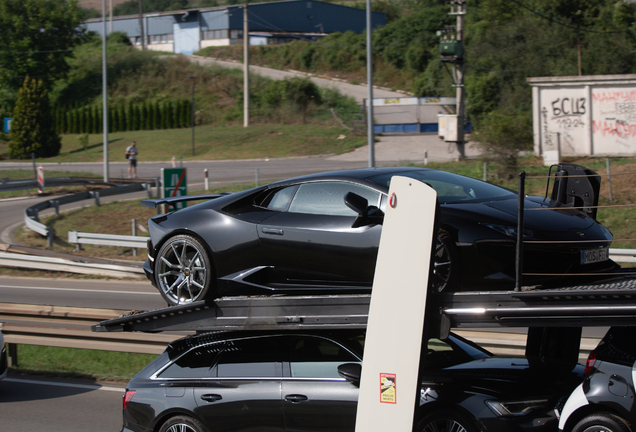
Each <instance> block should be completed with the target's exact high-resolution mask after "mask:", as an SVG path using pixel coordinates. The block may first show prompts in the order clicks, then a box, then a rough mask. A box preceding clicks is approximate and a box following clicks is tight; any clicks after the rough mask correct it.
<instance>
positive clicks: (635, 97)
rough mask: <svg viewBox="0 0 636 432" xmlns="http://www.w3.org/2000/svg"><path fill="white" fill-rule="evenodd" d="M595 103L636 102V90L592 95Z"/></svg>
mask: <svg viewBox="0 0 636 432" xmlns="http://www.w3.org/2000/svg"><path fill="white" fill-rule="evenodd" d="M592 99H593V100H594V102H597V103H602V102H632V101H636V90H622V91H604V92H594V93H593V94H592Z"/></svg>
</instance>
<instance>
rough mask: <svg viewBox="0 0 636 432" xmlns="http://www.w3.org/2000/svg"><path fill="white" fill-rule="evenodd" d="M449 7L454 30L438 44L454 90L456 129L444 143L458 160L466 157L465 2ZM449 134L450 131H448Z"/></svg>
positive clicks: (450, 2)
mask: <svg viewBox="0 0 636 432" xmlns="http://www.w3.org/2000/svg"><path fill="white" fill-rule="evenodd" d="M447 3H449V4H450V5H451V11H450V13H449V15H456V16H457V23H456V25H455V28H450V29H447V30H446V31H445V32H444V39H443V40H442V42H441V43H440V47H439V50H440V54H441V61H442V62H446V63H451V64H452V65H453V69H454V73H453V82H454V84H453V85H454V87H455V88H456V104H457V105H456V113H455V114H456V122H455V125H454V126H455V127H456V129H455V130H454V131H452V134H449V135H450V136H449V137H448V138H446V141H449V142H455V144H456V145H457V152H458V153H459V159H460V160H461V159H464V158H465V157H466V151H465V140H464V123H465V117H466V92H465V90H464V46H463V39H464V15H466V0H451V1H448V2H447ZM449 132H450V131H449Z"/></svg>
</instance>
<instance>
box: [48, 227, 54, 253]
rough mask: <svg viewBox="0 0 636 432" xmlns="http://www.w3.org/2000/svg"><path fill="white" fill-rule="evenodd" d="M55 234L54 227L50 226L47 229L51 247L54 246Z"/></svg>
mask: <svg viewBox="0 0 636 432" xmlns="http://www.w3.org/2000/svg"><path fill="white" fill-rule="evenodd" d="M54 236H55V233H54V232H53V227H48V229H47V231H46V239H47V243H48V245H49V247H50V248H52V247H53V238H54Z"/></svg>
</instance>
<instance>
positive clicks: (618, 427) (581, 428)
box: [572, 413, 632, 432]
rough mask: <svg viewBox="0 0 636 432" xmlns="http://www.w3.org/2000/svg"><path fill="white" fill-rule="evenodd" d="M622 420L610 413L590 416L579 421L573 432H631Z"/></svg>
mask: <svg viewBox="0 0 636 432" xmlns="http://www.w3.org/2000/svg"><path fill="white" fill-rule="evenodd" d="M631 430H632V429H631V428H630V427H629V425H628V424H627V422H626V421H625V420H623V419H622V418H620V417H618V416H616V415H614V414H610V413H597V414H590V415H589V416H587V417H584V418H583V420H581V421H579V422H578V423H577V424H576V426H574V429H572V432H631Z"/></svg>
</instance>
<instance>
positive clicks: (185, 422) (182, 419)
mask: <svg viewBox="0 0 636 432" xmlns="http://www.w3.org/2000/svg"><path fill="white" fill-rule="evenodd" d="M209 431H210V429H208V428H206V427H205V426H204V425H203V424H201V422H200V421H198V420H197V419H195V418H192V417H188V416H177V417H172V418H171V419H170V420H168V421H167V422H165V423H164V424H163V425H161V429H159V432H209Z"/></svg>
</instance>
